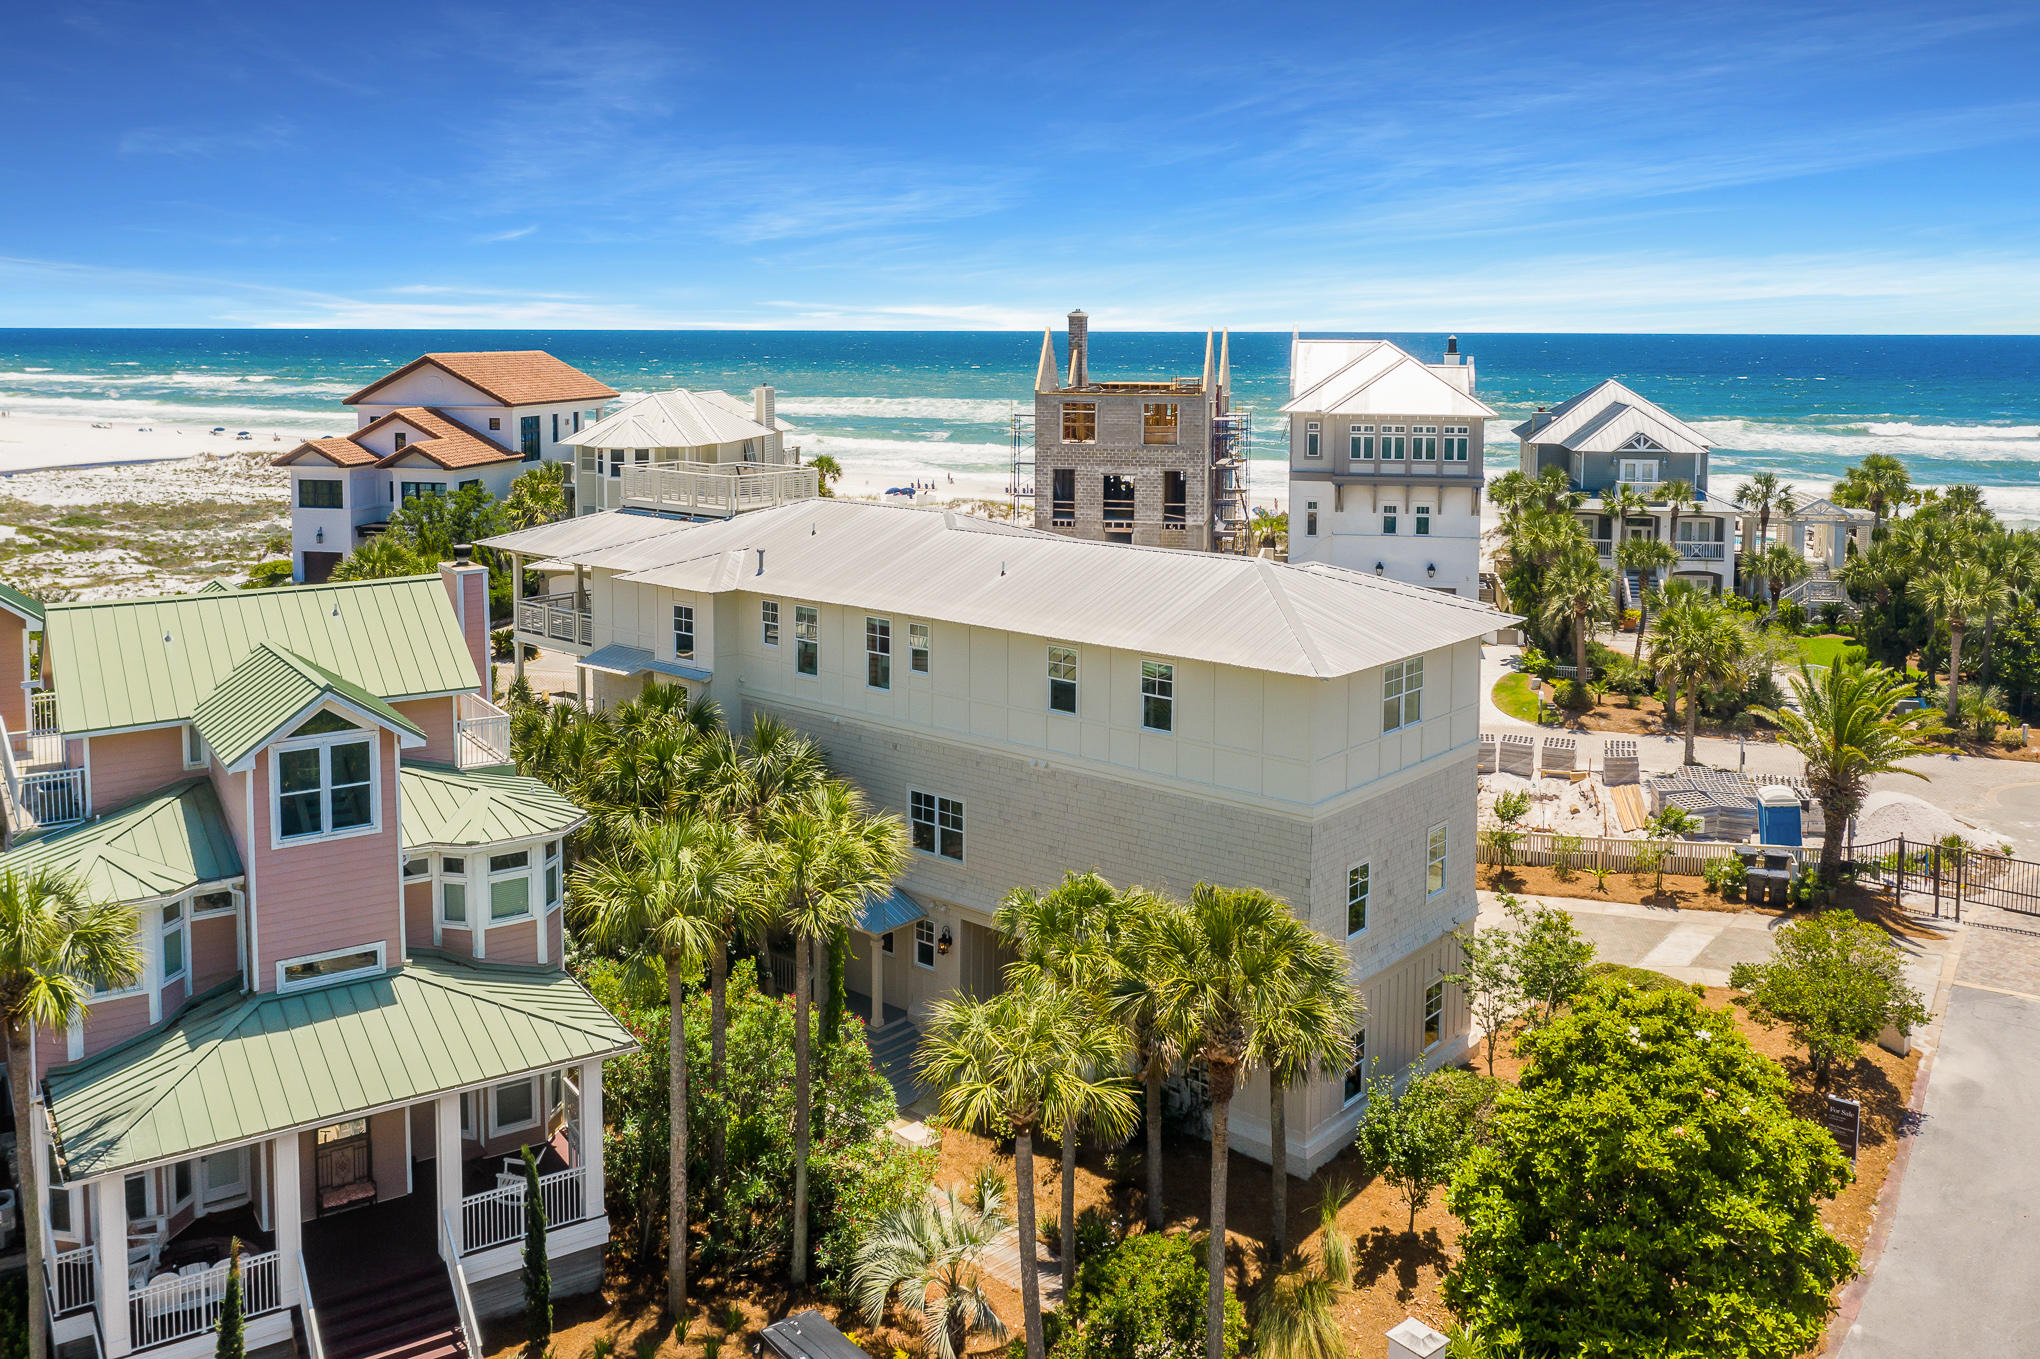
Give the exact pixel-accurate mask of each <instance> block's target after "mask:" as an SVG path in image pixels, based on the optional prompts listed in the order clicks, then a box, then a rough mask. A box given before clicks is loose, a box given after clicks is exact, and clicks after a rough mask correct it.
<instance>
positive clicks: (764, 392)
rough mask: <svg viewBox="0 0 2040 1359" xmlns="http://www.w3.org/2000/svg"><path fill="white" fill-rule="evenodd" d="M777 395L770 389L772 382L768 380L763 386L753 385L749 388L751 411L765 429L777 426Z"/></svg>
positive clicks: (776, 427)
mask: <svg viewBox="0 0 2040 1359" xmlns="http://www.w3.org/2000/svg"><path fill="white" fill-rule="evenodd" d="M777 397H778V393H776V392H774V391H773V390H772V384H771V383H769V382H768V383H766V384H765V385H764V386H763V387H753V388H752V389H751V410H752V413H753V414H754V415H755V417H756V418H757V421H758V423H759V424H761V425H763V426H765V428H767V429H778V428H779V424H778V418H779V412H778V408H777Z"/></svg>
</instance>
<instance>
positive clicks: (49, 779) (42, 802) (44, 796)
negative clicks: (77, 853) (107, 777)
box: [0, 686, 90, 836]
mask: <svg viewBox="0 0 2040 1359" xmlns="http://www.w3.org/2000/svg"><path fill="white" fill-rule="evenodd" d="M0 800H4V804H5V805H4V807H0V813H4V815H5V816H6V819H7V832H8V834H9V835H10V836H19V835H23V834H26V833H28V832H30V831H38V830H48V829H50V828H51V827H54V826H69V825H74V824H76V823H77V822H80V821H83V820H84V819H85V817H86V815H87V813H88V812H89V811H90V808H89V807H88V806H87V805H86V800H85V771H84V770H83V769H73V768H68V767H67V766H66V758H65V750H64V737H63V733H62V731H61V730H60V729H59V727H58V726H57V696H56V695H55V694H54V693H52V692H50V691H48V690H46V689H42V688H39V687H33V686H30V687H29V692H28V729H27V730H26V731H20V732H13V731H8V730H7V729H6V726H5V724H4V723H0Z"/></svg>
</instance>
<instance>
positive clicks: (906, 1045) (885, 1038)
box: [329, 1019, 921, 1359]
mask: <svg viewBox="0 0 2040 1359" xmlns="http://www.w3.org/2000/svg"><path fill="white" fill-rule="evenodd" d="M864 1041H865V1042H866V1043H868V1044H870V1046H871V1064H872V1065H873V1066H875V1067H877V1068H878V1070H879V1074H880V1075H882V1076H884V1077H885V1079H886V1083H887V1084H888V1085H890V1086H892V1088H893V1098H894V1099H895V1100H897V1101H898V1102H899V1106H900V1108H902V1109H904V1108H906V1107H907V1106H908V1105H910V1104H912V1103H913V1102H914V1101H915V1100H917V1099H919V1098H920V1097H921V1087H920V1084H919V1082H917V1081H916V1080H915V1079H914V1049H915V1048H917V1047H919V1046H920V1045H921V1031H920V1030H919V1029H918V1028H916V1027H914V1021H912V1020H911V1019H895V1020H893V1021H892V1022H891V1023H889V1024H887V1025H886V1026H885V1027H884V1028H882V1029H879V1030H877V1031H876V1032H874V1031H873V1030H870V1029H866V1030H865V1031H864ZM329 1359H338V1357H337V1356H329Z"/></svg>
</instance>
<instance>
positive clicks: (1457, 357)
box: [1445, 335, 1466, 364]
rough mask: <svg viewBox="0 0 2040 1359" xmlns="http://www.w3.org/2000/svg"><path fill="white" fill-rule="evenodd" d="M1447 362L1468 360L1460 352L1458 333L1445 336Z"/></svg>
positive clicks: (1454, 362) (1453, 362)
mask: <svg viewBox="0 0 2040 1359" xmlns="http://www.w3.org/2000/svg"><path fill="white" fill-rule="evenodd" d="M1445 362H1446V363H1448V364H1456V363H1465V362H1466V359H1465V357H1464V356H1462V355H1461V354H1460V352H1459V337H1458V336H1457V335H1447V336H1446V337H1445Z"/></svg>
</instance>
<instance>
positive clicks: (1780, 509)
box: [1735, 472, 1799, 552]
mask: <svg viewBox="0 0 2040 1359" xmlns="http://www.w3.org/2000/svg"><path fill="white" fill-rule="evenodd" d="M1735 498H1736V501H1737V502H1738V503H1739V504H1741V505H1742V507H1743V508H1744V509H1748V510H1755V511H1756V512H1757V541H1755V542H1754V543H1745V544H1743V550H1744V551H1745V552H1761V551H1762V550H1763V549H1764V548H1766V547H1768V546H1769V545H1770V542H1771V515H1772V514H1773V513H1776V514H1779V515H1785V516H1789V515H1790V514H1791V513H1792V511H1793V510H1795V509H1797V508H1798V503H1799V502H1798V501H1797V500H1796V499H1795V498H1794V497H1793V494H1792V488H1791V487H1790V486H1787V485H1786V484H1785V483H1784V482H1782V481H1780V480H1779V479H1778V474H1777V473H1776V472H1758V473H1756V474H1755V475H1754V476H1752V477H1751V478H1750V479H1749V480H1748V481H1746V482H1744V483H1743V484H1742V485H1741V486H1738V487H1737V488H1736V492H1735Z"/></svg>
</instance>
